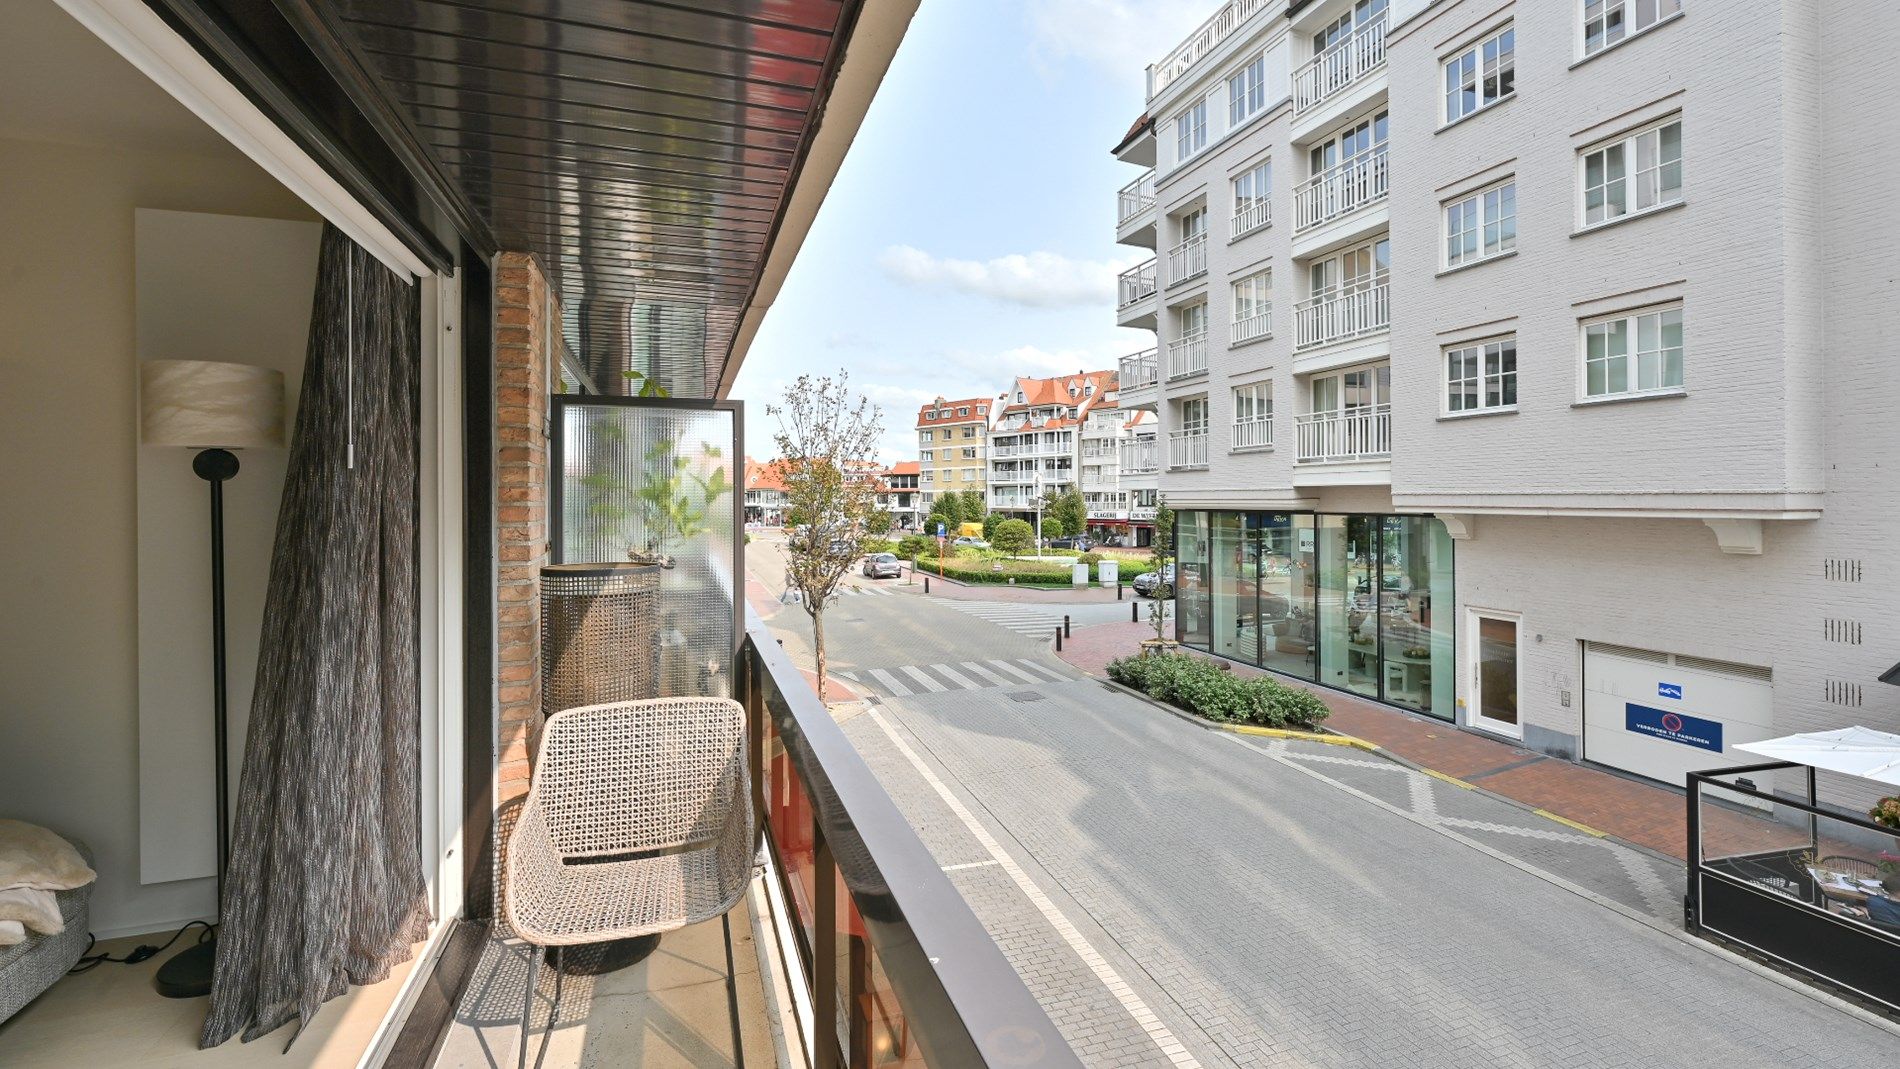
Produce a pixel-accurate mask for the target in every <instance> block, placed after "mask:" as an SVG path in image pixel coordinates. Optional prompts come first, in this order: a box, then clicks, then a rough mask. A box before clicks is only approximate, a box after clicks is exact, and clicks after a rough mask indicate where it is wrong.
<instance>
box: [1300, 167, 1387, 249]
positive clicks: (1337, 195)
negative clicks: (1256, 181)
mask: <svg viewBox="0 0 1900 1069" xmlns="http://www.w3.org/2000/svg"><path fill="white" fill-rule="evenodd" d="M1389 174H1390V169H1389V168H1388V167H1387V166H1386V151H1385V146H1384V145H1380V146H1379V147H1378V148H1375V149H1373V150H1372V151H1371V152H1361V153H1360V154H1358V155H1357V156H1354V157H1353V158H1352V159H1349V160H1346V161H1344V162H1343V163H1340V164H1337V165H1335V166H1333V167H1329V168H1327V169H1326V170H1324V171H1321V172H1320V173H1319V174H1316V175H1314V176H1313V177H1312V178H1309V179H1307V180H1306V181H1305V182H1302V183H1301V184H1300V186H1299V188H1297V189H1295V190H1294V191H1293V232H1294V233H1295V234H1297V233H1300V232H1301V231H1303V230H1311V229H1312V228H1314V227H1316V226H1318V225H1320V224H1321V223H1327V222H1331V221H1332V220H1334V219H1337V218H1339V217H1340V216H1342V215H1345V214H1346V213H1348V212H1353V211H1357V210H1359V209H1360V208H1363V207H1365V206H1366V205H1368V204H1376V203H1378V202H1379V201H1382V200H1384V199H1385V197H1386V193H1387V192H1389V191H1390V183H1389V182H1388V180H1387V179H1388V176H1389Z"/></svg>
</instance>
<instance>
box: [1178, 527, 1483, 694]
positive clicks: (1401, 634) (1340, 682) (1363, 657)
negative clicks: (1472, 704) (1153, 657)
mask: <svg viewBox="0 0 1900 1069" xmlns="http://www.w3.org/2000/svg"><path fill="white" fill-rule="evenodd" d="M1179 516H1180V536H1179V538H1180V541H1179V545H1180V566H1179V569H1178V575H1179V576H1180V582H1179V584H1178V586H1179V591H1178V596H1179V598H1180V602H1179V604H1178V605H1177V612H1178V613H1179V619H1180V624H1179V631H1178V634H1179V637H1180V640H1181V641H1182V642H1183V643H1185V644H1186V645H1189V646H1194V647H1198V648H1200V649H1204V650H1207V651H1209V652H1211V653H1217V654H1220V655H1222V656H1225V657H1231V658H1233V659H1235V660H1239V661H1244V662H1247V663H1249V664H1255V665H1260V666H1262V667H1265V668H1270V669H1272V670H1274V671H1276V672H1283V673H1285V674H1287V675H1291V676H1297V677H1299V678H1301V679H1313V680H1317V681H1318V682H1322V683H1325V684H1327V685H1329V686H1334V687H1338V688H1340V689H1342V690H1347V691H1351V692H1352V693H1355V694H1361V695H1364V696H1366V697H1368V698H1375V699H1378V700H1381V701H1386V702H1390V703H1392V704H1394V705H1400V706H1404V707H1405V708H1408V709H1414V710H1417V711H1419V712H1424V713H1431V714H1433V715H1436V716H1441V717H1445V718H1447V719H1449V718H1451V716H1452V705H1453V687H1454V684H1455V678H1454V676H1453V675H1452V671H1453V669H1452V664H1453V645H1452V643H1453V631H1452V619H1453V587H1452V582H1453V569H1452V545H1451V537H1450V535H1449V534H1448V533H1447V532H1446V530H1445V526H1444V524H1442V523H1440V522H1438V520H1437V519H1435V518H1433V517H1430V516H1374V515H1324V514H1322V515H1317V516H1315V515H1312V514H1306V513H1269V512H1193V511H1184V512H1181V513H1179Z"/></svg>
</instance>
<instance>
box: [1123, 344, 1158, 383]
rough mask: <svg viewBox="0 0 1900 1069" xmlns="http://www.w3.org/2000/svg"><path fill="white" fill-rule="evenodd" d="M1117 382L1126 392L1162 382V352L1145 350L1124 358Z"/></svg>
mask: <svg viewBox="0 0 1900 1069" xmlns="http://www.w3.org/2000/svg"><path fill="white" fill-rule="evenodd" d="M1116 381H1117V382H1118V383H1120V384H1121V388H1122V389H1123V390H1124V391H1127V390H1139V389H1143V388H1145V387H1149V386H1153V385H1154V384H1156V383H1157V382H1160V381H1161V353H1160V350H1158V349H1144V350H1142V351H1141V352H1138V353H1134V354H1132V355H1129V356H1124V357H1122V362H1121V372H1120V375H1119V377H1118V378H1117V379H1116Z"/></svg>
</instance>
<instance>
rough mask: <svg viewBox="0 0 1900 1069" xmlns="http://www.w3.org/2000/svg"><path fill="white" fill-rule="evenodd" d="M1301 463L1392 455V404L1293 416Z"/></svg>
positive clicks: (1298, 458)
mask: <svg viewBox="0 0 1900 1069" xmlns="http://www.w3.org/2000/svg"><path fill="white" fill-rule="evenodd" d="M1294 422H1295V426H1296V427H1297V429H1298V432H1299V439H1300V440H1299V447H1298V451H1297V453H1296V455H1295V457H1294V459H1295V460H1297V461H1299V462H1300V463H1302V464H1318V463H1324V462H1326V461H1332V460H1368V459H1373V458H1377V457H1389V456H1391V455H1392V406H1391V405H1369V406H1367V407H1365V408H1355V409H1351V410H1348V411H1344V412H1309V413H1306V414H1305V415H1302V416H1297V417H1295V419H1294Z"/></svg>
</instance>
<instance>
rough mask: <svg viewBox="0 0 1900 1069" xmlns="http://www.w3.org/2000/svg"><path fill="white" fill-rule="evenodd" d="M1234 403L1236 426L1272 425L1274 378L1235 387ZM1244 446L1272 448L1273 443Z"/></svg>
mask: <svg viewBox="0 0 1900 1069" xmlns="http://www.w3.org/2000/svg"><path fill="white" fill-rule="evenodd" d="M1243 402H1244V407H1245V408H1246V411H1245V412H1244V413H1243V412H1242V407H1243ZM1233 403H1234V412H1233V421H1234V426H1235V427H1236V428H1238V427H1241V426H1243V425H1251V424H1255V423H1266V424H1268V425H1269V427H1271V425H1272V423H1273V380H1271V379H1263V380H1261V381H1259V382H1249V383H1245V384H1243V385H1240V386H1236V387H1234V393H1233ZM1235 437H1238V435H1237V434H1236V436H1235ZM1269 437H1271V434H1269ZM1244 448H1246V449H1270V448H1272V445H1271V443H1269V444H1266V445H1250V446H1246V447H1244Z"/></svg>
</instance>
